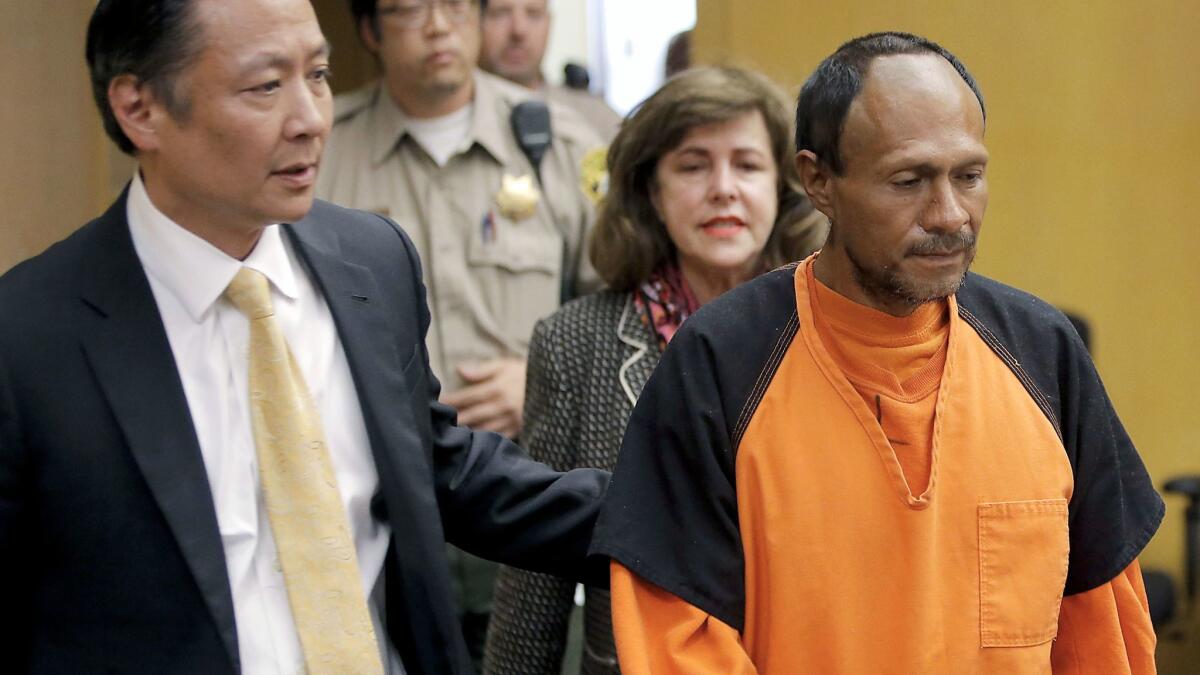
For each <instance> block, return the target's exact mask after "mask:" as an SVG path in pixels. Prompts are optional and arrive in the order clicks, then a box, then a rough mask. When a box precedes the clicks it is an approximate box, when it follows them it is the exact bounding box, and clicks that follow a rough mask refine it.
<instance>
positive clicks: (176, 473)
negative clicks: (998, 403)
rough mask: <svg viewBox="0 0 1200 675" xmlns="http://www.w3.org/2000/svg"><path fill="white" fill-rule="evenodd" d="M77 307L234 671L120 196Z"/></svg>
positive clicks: (148, 297)
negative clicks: (85, 311) (90, 320)
mask: <svg viewBox="0 0 1200 675" xmlns="http://www.w3.org/2000/svg"><path fill="white" fill-rule="evenodd" d="M98 230H99V231H98V232H97V242H96V247H97V251H96V255H95V256H93V258H92V260H93V261H95V266H94V267H92V268H90V269H85V270H81V273H82V284H81V288H82V289H83V291H82V296H83V301H84V302H86V303H87V304H88V305H90V306H91V307H92V308H93V309H94V310H95V311H96V312H97V314H98V315H99V319H98V321H97V322H96V325H95V326H94V327H93V328H92V329H91V330H89V331H86V332H85V338H84V350H85V352H86V353H87V357H88V360H89V361H90V363H91V364H92V367H93V368H94V370H95V374H96V378H97V380H98V381H99V383H100V387H101V388H102V389H103V391H104V393H105V395H106V397H107V398H108V401H109V403H110V405H111V406H112V410H113V414H114V416H115V417H116V419H117V423H118V424H119V425H120V427H121V430H122V431H123V432H124V434H125V438H126V440H127V442H128V443H129V450H130V452H131V453H132V454H133V457H134V460H135V462H136V463H137V466H138V467H139V469H141V472H142V475H143V477H144V478H145V480H146V483H147V485H148V486H149V488H150V492H151V493H152V494H153V495H154V499H155V501H156V502H157V503H158V507H159V509H161V511H162V513H163V516H164V517H165V518H166V521H167V524H168V526H169V527H170V528H171V532H172V533H173V534H174V535H175V540H176V541H177V542H178V544H179V548H180V550H181V551H182V552H183V556H184V558H185V559H186V560H187V564H188V567H189V568H190V569H191V572H192V575H193V576H194V577H195V579H196V584H197V585H198V586H199V588H200V591H201V593H202V595H203V596H204V600H205V602H206V603H207V605H208V609H209V611H210V612H211V613H212V616H213V619H214V620H215V621H216V623H217V626H218V629H219V632H220V634H221V638H222V640H223V641H224V643H225V647H226V649H227V650H228V652H229V656H230V659H231V661H232V663H233V664H234V667H235V669H236V668H237V667H238V645H237V629H236V626H235V623H234V612H233V596H232V594H231V592H230V589H229V577H228V573H227V571H226V567H225V553H224V548H223V546H222V543H221V535H220V530H219V527H218V525H217V515H216V511H215V509H214V507H213V499H212V492H211V490H210V488H209V484H208V476H207V473H206V472H205V468H204V460H203V457H202V455H201V454H200V444H199V441H198V440H197V438H196V432H195V429H194V427H193V426H192V418H191V413H190V412H189V408H188V403H187V398H186V396H185V394H184V391H183V385H182V383H181V382H180V380H179V373H178V371H177V370H176V368H175V358H174V355H173V354H172V352H171V347H170V343H169V342H168V341H167V335H166V330H165V329H164V328H163V324H162V318H161V317H160V316H159V313H158V306H157V304H156V303H155V301H154V296H153V294H152V293H151V291H150V285H149V282H148V281H147V280H146V276H145V273H144V272H143V270H142V266H141V262H140V261H139V260H138V258H137V254H136V253H135V252H134V249H133V241H132V240H131V238H130V236H129V227H128V224H127V222H126V220H125V197H124V196H122V197H121V198H120V199H119V200H118V201H117V202H116V204H114V205H113V207H112V208H110V209H109V211H108V212H107V213H106V214H105V215H104V216H102V217H101V219H100V222H99V223H98Z"/></svg>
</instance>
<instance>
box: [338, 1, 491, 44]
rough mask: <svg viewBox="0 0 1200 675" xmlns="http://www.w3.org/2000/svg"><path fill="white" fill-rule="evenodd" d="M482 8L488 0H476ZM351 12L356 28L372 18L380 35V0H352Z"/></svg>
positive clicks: (377, 35)
mask: <svg viewBox="0 0 1200 675" xmlns="http://www.w3.org/2000/svg"><path fill="white" fill-rule="evenodd" d="M476 4H478V5H479V8H480V9H481V10H483V9H487V0H476ZM350 13H351V14H353V15H354V28H355V30H357V29H358V27H359V26H361V25H362V21H363V19H370V20H371V30H372V31H373V32H374V33H375V37H379V22H378V21H377V20H376V19H377V18H378V17H377V16H376V14H378V13H379V0H350Z"/></svg>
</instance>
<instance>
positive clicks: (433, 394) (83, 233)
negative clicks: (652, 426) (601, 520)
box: [0, 197, 607, 675]
mask: <svg viewBox="0 0 1200 675" xmlns="http://www.w3.org/2000/svg"><path fill="white" fill-rule="evenodd" d="M284 228H285V231H286V235H287V236H288V237H289V238H290V239H291V241H292V242H293V244H294V246H295V249H296V251H297V252H298V254H299V257H300V258H301V259H302V260H303V262H304V264H305V265H306V266H307V269H308V272H309V274H310V275H311V276H312V278H313V279H314V280H315V281H316V284H317V286H318V287H319V288H320V289H321V291H322V292H323V293H324V296H325V299H326V302H327V303H328V305H329V308H330V310H331V312H332V314H333V317H334V321H335V323H336V325H337V330H338V334H339V336H340V338H341V341H342V344H343V346H344V348H345V351H346V356H347V358H348V360H349V363H350V370H351V374H352V376H353V378H354V382H355V386H356V390H357V393H358V397H359V400H360V401H361V404H362V407H363V415H364V418H365V420H366V426H367V432H368V436H369V439H370V444H371V451H372V454H373V456H374V459H375V463H376V467H377V469H378V471H379V485H380V491H379V494H378V495H377V496H376V499H375V500H374V502H373V508H374V512H375V514H376V516H378V517H380V518H381V519H384V520H386V521H387V522H388V523H389V524H390V526H391V528H392V541H391V546H390V548H389V552H388V558H387V562H386V564H385V573H386V575H387V576H386V580H387V601H386V613H387V623H388V633H389V635H390V638H391V639H392V641H393V643H394V644H395V645H396V647H397V648H398V650H399V652H400V654H401V657H402V658H403V660H404V665H405V668H406V669H407V670H408V672H409V673H410V674H412V675H419V674H423V673H437V674H439V675H440V674H442V673H465V672H469V671H470V670H471V666H470V665H469V663H470V662H469V659H468V657H467V654H466V649H465V647H464V645H463V643H462V638H461V634H460V631H459V629H458V627H457V623H456V621H455V618H454V611H453V606H452V600H451V591H450V581H449V575H448V572H447V569H446V563H445V558H444V545H443V542H444V541H449V542H451V543H454V544H456V545H458V546H460V547H462V548H464V549H466V550H468V551H471V552H474V553H477V554H479V555H482V556H485V557H489V558H493V559H496V560H499V561H501V562H505V563H508V564H512V565H517V566H522V567H530V568H533V569H538V570H542V571H546V572H551V573H556V574H563V575H568V576H574V577H580V576H590V577H591V580H593V581H595V580H601V581H602V580H603V578H604V576H605V575H606V569H605V568H604V567H603V564H600V565H599V566H598V567H596V568H593V569H591V570H590V575H585V574H584V569H583V564H582V562H583V560H584V557H585V554H586V550H587V545H588V541H589V538H590V534H591V528H592V524H593V521H594V519H595V514H596V511H597V509H598V504H599V501H600V497H601V495H602V493H603V490H604V486H605V485H606V483H607V474H604V473H602V472H584V471H579V472H572V473H568V474H559V473H555V472H553V471H551V470H550V469H549V468H547V467H545V466H543V465H541V464H537V463H534V462H532V461H530V460H528V459H527V458H526V457H525V456H524V454H523V453H522V452H521V450H520V449H519V448H517V447H516V446H515V445H513V444H512V443H510V442H508V441H505V440H504V439H502V438H501V437H499V436H497V435H494V434H489V433H473V432H471V431H470V430H468V429H465V428H462V427H458V426H456V425H455V415H454V411H453V410H452V409H450V408H448V407H446V406H443V405H441V404H439V403H438V402H437V397H438V391H439V385H438V383H437V381H436V380H435V379H434V377H433V375H432V373H431V372H430V370H429V366H428V357H427V354H426V351H425V346H424V335H425V331H426V328H427V326H428V323H429V312H428V309H427V307H426V303H425V289H424V287H423V286H422V283H421V274H420V268H419V263H418V260H417V255H416V252H415V250H414V249H413V246H412V244H411V242H410V241H409V240H408V238H407V237H406V236H405V235H404V234H403V233H402V232H401V231H400V230H399V229H398V228H396V227H395V225H394V224H393V223H391V222H390V221H388V220H386V219H384V218H381V217H379V216H374V215H369V214H365V213H361V212H356V211H349V210H345V209H341V208H338V207H335V206H333V205H330V204H326V203H322V202H317V203H316V204H315V205H314V207H313V210H312V212H311V213H310V214H309V215H308V216H307V217H306V218H305V219H304V220H302V221H300V222H297V223H295V224H292V225H285V226H284ZM325 423H326V424H330V423H331V422H330V421H326V422H325ZM0 585H2V586H0V589H2V590H0V597H2V598H3V601H2V602H0V616H2V617H3V619H2V620H3V622H4V624H5V625H3V626H0V660H2V661H3V663H5V664H6V665H5V667H4V668H5V670H6V672H10V671H8V670H7V669H8V667H9V666H10V665H12V664H14V663H15V664H16V666H17V667H16V668H15V672H31V673H93V672H104V673H108V672H120V673H143V672H144V673H197V674H200V673H203V674H204V675H213V674H217V673H236V672H240V666H239V663H238V656H237V655H238V647H237V631H236V629H235V626H234V612H233V599H232V596H231V593H230V587H229V579H228V575H227V573H226V567H225V559H224V553H223V549H222V545H221V539H220V535H219V532H218V529H217V519H216V513H215V511H214V508H213V501H212V495H211V492H210V488H209V484H208V481H207V477H206V474H205V469H204V463H203V460H202V458H201V454H200V447H199V443H198V441H197V439H196V434H195V431H194V428H193V426H192V420H191V417H190V414H189V411H188V406H187V401H186V399H185V396H184V392H183V387H182V385H181V383H180V380H179V375H178V372H177V370H176V368H175V363H174V359H173V356H172V352H171V349H170V345H169V344H168V342H167V336H166V332H165V330H164V328H163V323H162V319H161V318H160V316H159V314H158V309H157V306H156V304H155V301H154V298H153V295H152V294H151V291H150V286H149V283H148V282H147V280H146V277H145V274H144V272H143V270H142V267H141V264H140V263H139V261H138V259H137V256H136V254H135V252H134V249H133V245H132V241H131V239H130V235H129V228H128V224H127V222H126V219H125V199H124V197H122V198H121V199H119V200H118V201H117V202H116V203H115V204H114V205H113V206H112V208H110V209H109V210H108V212H107V213H106V214H104V215H103V216H102V217H100V218H98V219H96V220H94V221H92V222H90V223H88V224H87V225H85V226H84V227H83V228H81V229H80V230H79V231H77V232H76V233H75V234H73V235H72V236H71V237H69V238H68V239H66V240H64V241H62V242H60V243H58V244H56V245H55V246H53V247H52V248H50V249H49V250H47V251H46V252H45V253H43V254H42V255H40V256H38V257H36V258H33V259H31V260H29V261H26V262H25V263H23V264H21V265H19V266H17V267H16V268H14V269H13V270H11V271H10V272H9V273H7V274H6V275H4V276H3V277H2V278H0Z"/></svg>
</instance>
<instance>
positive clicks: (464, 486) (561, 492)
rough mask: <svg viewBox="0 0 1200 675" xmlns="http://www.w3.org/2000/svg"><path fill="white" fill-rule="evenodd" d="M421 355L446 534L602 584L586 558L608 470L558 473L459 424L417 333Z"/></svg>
mask: <svg viewBox="0 0 1200 675" xmlns="http://www.w3.org/2000/svg"><path fill="white" fill-rule="evenodd" d="M401 239H402V241H403V242H404V247H405V251H406V254H407V256H408V258H409V261H410V268H411V269H412V273H413V275H414V277H415V281H414V284H413V287H414V288H415V289H416V296H417V297H415V298H413V306H415V307H416V308H417V312H418V315H419V318H420V329H421V335H422V338H424V336H425V334H426V332H427V331H428V329H429V321H430V316H429V307H428V305H427V304H426V301H425V286H424V284H423V283H422V282H421V271H420V262H419V260H418V258H417V253H416V250H415V249H414V248H413V245H412V242H411V241H409V239H408V237H407V236H404V235H403V234H401ZM420 358H421V359H422V361H423V368H424V370H425V381H426V382H428V393H427V397H428V401H429V403H428V409H429V422H430V429H431V437H432V446H433V473H434V476H433V479H434V483H435V488H436V491H437V499H438V507H439V510H440V513H441V516H442V525H443V527H444V529H445V534H446V541H448V542H450V543H451V544H454V545H455V546H458V547H459V548H462V549H463V550H465V551H468V552H470V553H473V554H475V555H478V556H480V557H484V558H488V559H491V560H495V561H497V562H501V563H504V564H507V565H512V566H515V567H521V568H524V569H531V570H535V571H539V572H546V573H549V574H555V575H558V576H564V577H568V578H572V579H578V580H581V581H587V582H589V583H599V584H601V585H607V576H608V573H607V568H606V567H605V566H604V564H603V563H602V562H600V561H593V563H592V564H591V565H590V566H587V565H585V559H586V556H587V549H588V544H589V542H590V541H591V534H592V527H593V525H594V524H595V520H596V515H597V513H598V511H599V508H600V502H601V499H602V498H603V495H604V490H605V486H606V485H607V483H608V477H609V474H608V472H606V471H600V470H596V469H576V470H574V471H568V472H566V473H560V472H557V471H554V470H553V469H551V468H550V467H548V466H546V465H545V464H541V463H539V462H535V461H533V460H532V459H530V458H529V456H528V455H526V454H525V452H524V451H523V450H522V449H521V448H520V447H518V446H517V445H516V444H515V443H513V442H512V441H509V440H508V439H506V438H504V437H503V436H500V435H499V434H495V433H491V432H485V431H473V430H471V429H468V428H466V427H462V426H459V425H458V424H457V413H456V412H455V410H454V409H453V408H451V407H449V406H447V405H444V404H442V403H440V402H439V401H438V395H439V393H440V390H441V385H440V384H439V383H438V381H437V379H436V378H435V377H434V375H433V372H432V371H431V370H430V368H429V355H428V351H427V349H426V347H425V346H424V341H423V339H422V346H421V353H420Z"/></svg>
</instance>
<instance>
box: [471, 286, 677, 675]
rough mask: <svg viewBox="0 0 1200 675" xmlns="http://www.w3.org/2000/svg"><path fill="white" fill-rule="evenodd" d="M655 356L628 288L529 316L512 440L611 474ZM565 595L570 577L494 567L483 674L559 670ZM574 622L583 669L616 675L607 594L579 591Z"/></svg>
mask: <svg viewBox="0 0 1200 675" xmlns="http://www.w3.org/2000/svg"><path fill="white" fill-rule="evenodd" d="M661 355H662V354H661V350H660V349H659V347H658V340H657V338H656V337H655V335H654V333H653V331H651V330H650V328H649V327H648V326H647V325H646V323H645V322H644V321H643V320H642V317H641V313H640V312H639V311H638V309H637V307H636V305H635V304H634V302H633V295H632V294H631V293H614V292H603V293H597V294H595V295H590V296H587V297H583V298H579V299H578V300H575V301H572V302H570V303H568V304H566V305H564V306H563V307H562V308H560V309H559V310H558V311H557V312H555V313H554V314H553V315H551V316H550V317H548V318H546V319H543V320H542V321H540V322H538V324H537V326H536V327H535V328H534V332H533V339H532V341H531V343H530V346H529V371H528V383H527V388H526V393H525V396H526V399H525V401H526V402H525V428H524V430H523V431H522V436H521V439H522V441H523V442H524V445H525V447H526V448H527V449H528V450H529V454H530V455H532V456H533V457H534V459H537V460H540V461H542V462H545V463H547V464H549V465H550V466H552V467H554V468H555V469H557V470H559V471H565V470H567V469H573V468H576V467H598V468H603V469H609V470H611V469H612V468H613V466H614V465H615V464H616V462H617V451H618V450H620V447H621V437H622V436H623V435H624V433H625V423H626V421H627V420H628V419H629V415H630V413H631V412H632V411H633V405H634V403H635V402H636V401H637V397H638V395H639V394H640V393H641V391H642V387H643V386H644V385H645V384H646V380H647V379H649V377H650V373H651V372H652V371H653V370H654V366H655V364H657V363H658V359H659V357H660V356H661ZM574 591H575V584H574V582H571V581H566V580H563V579H559V578H558V577H553V576H549V575H545V574H538V573H535V572H526V571H523V570H519V569H515V568H511V567H503V568H501V570H500V574H499V578H498V579H497V581H496V595H495V606H494V608H493V610H492V618H491V623H490V625H489V627H488V635H487V648H486V650H485V653H484V660H483V671H484V673H494V674H496V675H559V673H560V672H561V671H562V659H563V650H564V646H565V644H566V635H567V623H568V619H569V617H570V614H571V608H572V605H573V601H572V598H573V596H574ZM584 627H585V628H584V650H583V663H582V668H581V672H582V673H583V675H594V674H599V673H617V672H618V670H617V657H616V648H615V647H614V645H613V637H612V619H611V616H610V613H609V600H608V592H607V591H601V590H598V589H593V588H588V589H587V594H586V602H585V618H584Z"/></svg>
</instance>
